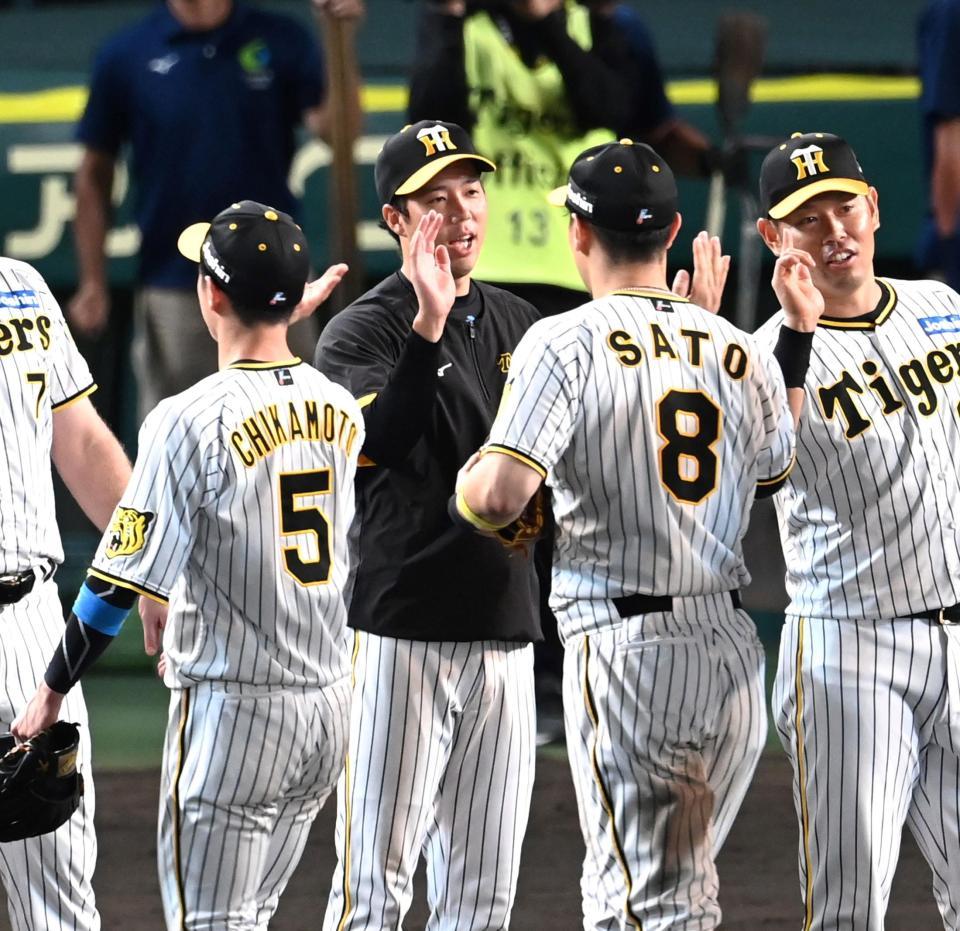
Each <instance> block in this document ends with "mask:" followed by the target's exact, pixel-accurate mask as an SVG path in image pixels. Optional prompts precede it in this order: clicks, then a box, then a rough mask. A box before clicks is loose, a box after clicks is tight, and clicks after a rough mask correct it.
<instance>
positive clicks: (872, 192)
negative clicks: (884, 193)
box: [864, 187, 880, 232]
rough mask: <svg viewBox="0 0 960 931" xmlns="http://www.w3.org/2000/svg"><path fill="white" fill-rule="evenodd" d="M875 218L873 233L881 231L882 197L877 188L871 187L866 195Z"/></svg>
mask: <svg viewBox="0 0 960 931" xmlns="http://www.w3.org/2000/svg"><path fill="white" fill-rule="evenodd" d="M864 197H866V198H867V205H868V207H869V209H870V213H871V214H872V218H873V231H874V232H876V231H877V230H878V229H880V195H879V194H878V193H877V189H876V188H875V187H871V188H870V189H869V190H868V191H867V193H866V194H865V195H864Z"/></svg>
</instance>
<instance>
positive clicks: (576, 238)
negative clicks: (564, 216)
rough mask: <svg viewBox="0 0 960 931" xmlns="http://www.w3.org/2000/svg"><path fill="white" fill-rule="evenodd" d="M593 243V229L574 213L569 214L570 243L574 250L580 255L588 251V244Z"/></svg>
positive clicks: (586, 253)
mask: <svg viewBox="0 0 960 931" xmlns="http://www.w3.org/2000/svg"><path fill="white" fill-rule="evenodd" d="M592 243H593V231H592V230H591V229H590V224H589V223H587V222H586V221H585V220H583V219H582V218H581V217H579V216H578V215H577V214H575V213H571V214H570V245H571V246H572V247H573V250H574V251H575V252H579V253H581V254H582V255H588V254H589V253H590V246H591V244H592Z"/></svg>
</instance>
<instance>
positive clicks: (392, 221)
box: [380, 204, 404, 236]
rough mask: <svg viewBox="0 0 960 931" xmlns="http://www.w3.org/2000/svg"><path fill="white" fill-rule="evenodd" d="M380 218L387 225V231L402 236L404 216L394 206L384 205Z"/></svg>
mask: <svg viewBox="0 0 960 931" xmlns="http://www.w3.org/2000/svg"><path fill="white" fill-rule="evenodd" d="M380 216H381V217H383V222H384V223H385V224H386V225H387V229H388V230H390V232H391V233H393V234H394V235H396V236H402V235H403V234H404V233H403V214H402V213H400V211H399V210H397V208H396V207H394V206H393V204H384V205H383V206H382V207H381V208H380Z"/></svg>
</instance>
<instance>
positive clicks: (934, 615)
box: [910, 604, 960, 624]
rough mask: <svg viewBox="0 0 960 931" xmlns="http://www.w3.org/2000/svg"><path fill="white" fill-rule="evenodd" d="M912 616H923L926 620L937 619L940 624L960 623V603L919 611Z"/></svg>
mask: <svg viewBox="0 0 960 931" xmlns="http://www.w3.org/2000/svg"><path fill="white" fill-rule="evenodd" d="M910 617H916V618H922V619H923V620H925V621H936V622H937V623H938V624H960V604H957V605H950V606H949V607H947V608H931V609H930V610H929V611H918V612H917V613H916V614H911V615H910Z"/></svg>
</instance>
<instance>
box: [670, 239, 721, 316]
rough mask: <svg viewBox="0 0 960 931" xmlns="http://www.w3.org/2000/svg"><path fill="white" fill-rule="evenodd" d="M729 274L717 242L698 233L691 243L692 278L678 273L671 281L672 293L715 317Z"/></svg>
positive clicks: (684, 270) (686, 272) (685, 272)
mask: <svg viewBox="0 0 960 931" xmlns="http://www.w3.org/2000/svg"><path fill="white" fill-rule="evenodd" d="M729 272H730V256H729V255H722V254H721V250H720V239H719V238H718V237H716V236H710V235H708V234H707V233H706V231H704V230H701V231H700V232H699V233H697V235H696V236H695V237H694V239H693V275H692V276H691V275H690V272H688V271H687V270H686V269H680V271H678V272H677V274H676V276H675V277H674V279H673V287H672V290H673V292H674V294H679V295H680V297H686V298H689V299H690V300H691V301H693V303H694V304H696V305H698V306H699V307H702V308H703V309H704V310H709V311H710V312H711V313H716V312H717V311H718V310H719V309H720V301H721V300H722V299H723V289H724V287H725V286H726V283H727V275H728V274H729Z"/></svg>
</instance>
